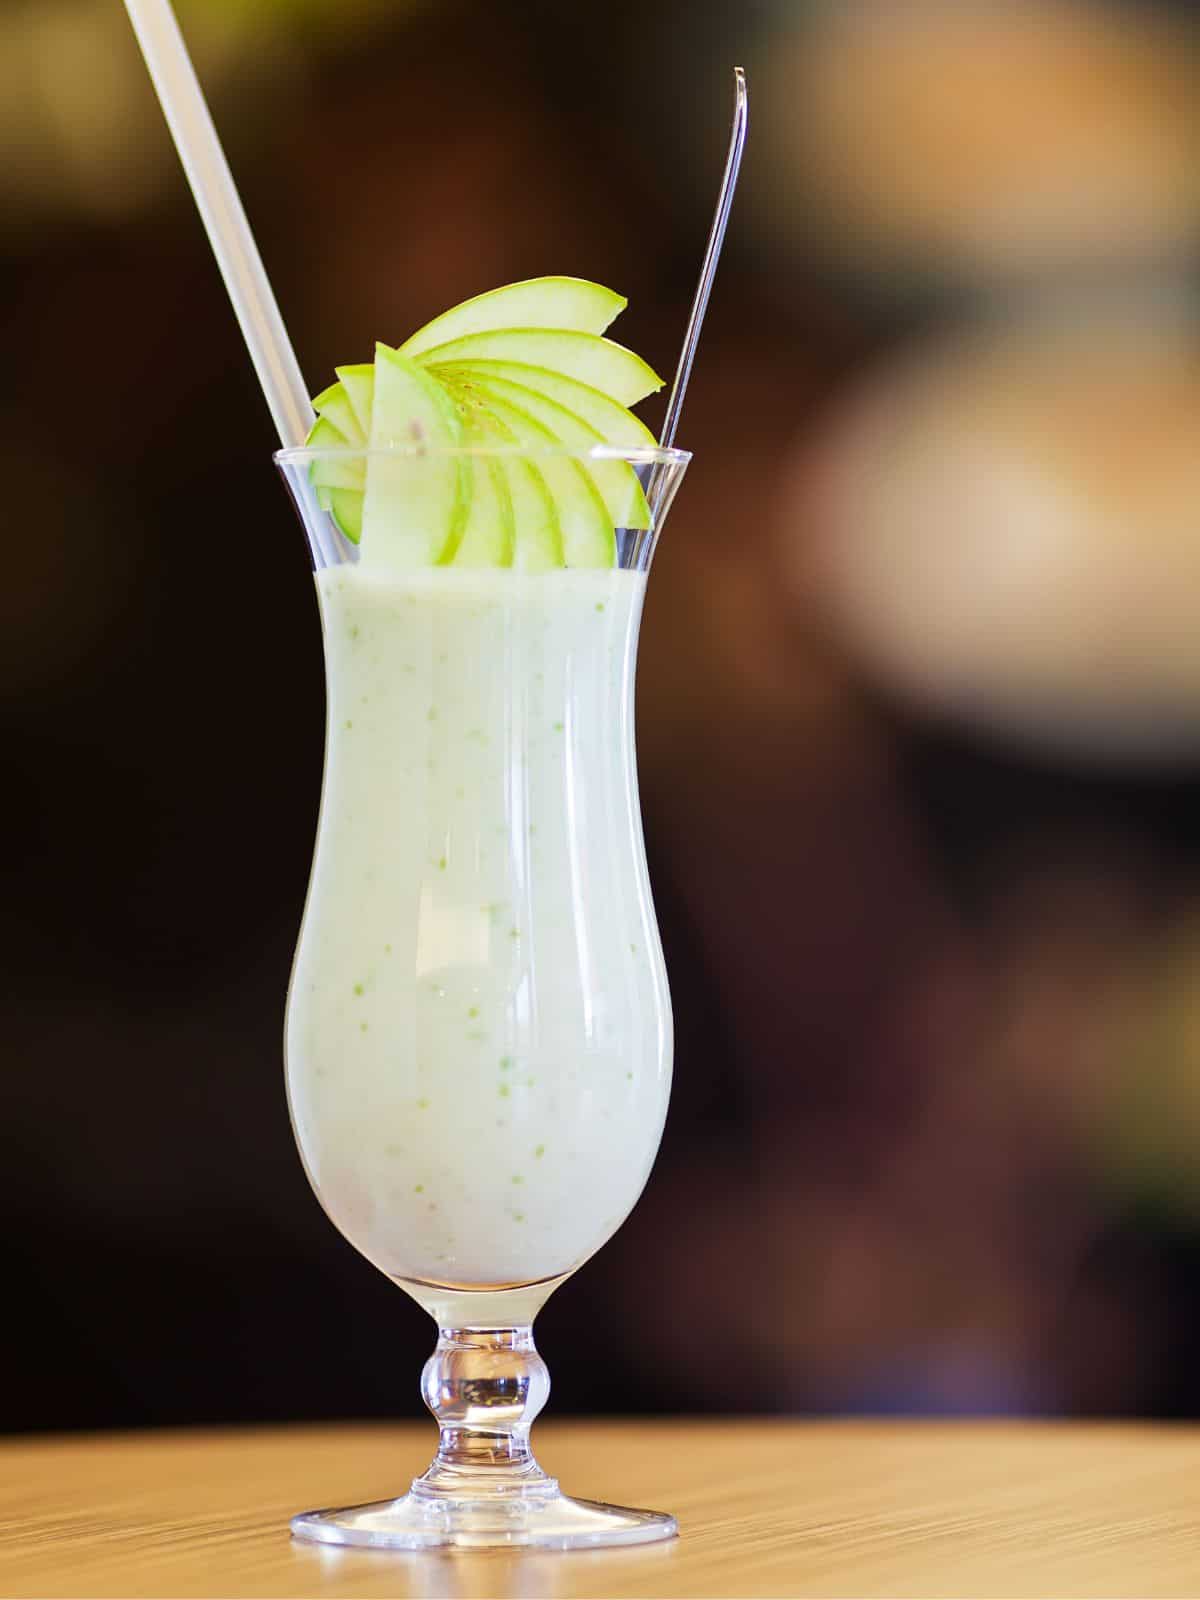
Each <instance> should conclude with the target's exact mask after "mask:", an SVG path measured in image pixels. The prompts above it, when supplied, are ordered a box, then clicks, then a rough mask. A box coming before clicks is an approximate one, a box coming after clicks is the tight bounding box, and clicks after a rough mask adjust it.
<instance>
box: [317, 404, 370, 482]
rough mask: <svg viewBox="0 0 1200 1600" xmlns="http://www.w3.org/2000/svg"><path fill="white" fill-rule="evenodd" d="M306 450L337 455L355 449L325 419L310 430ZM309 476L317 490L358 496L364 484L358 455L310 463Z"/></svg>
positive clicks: (323, 458) (320, 418) (365, 478)
mask: <svg viewBox="0 0 1200 1600" xmlns="http://www.w3.org/2000/svg"><path fill="white" fill-rule="evenodd" d="M305 448H306V449H309V450H339V451H340V450H353V449H354V448H355V447H354V445H352V444H351V442H350V440H349V439H347V437H346V435H345V434H344V433H342V432H341V430H340V429H339V428H336V427H335V426H334V425H333V423H332V422H330V421H329V419H328V418H327V417H318V418H317V420H316V421H315V422H314V423H313V425H312V428H311V429H310V430H309V435H308V438H307V440H306V441H305ZM360 448H361V447H360ZM308 475H309V477H310V478H311V480H312V482H313V484H314V486H315V487H316V488H318V489H357V490H359V492H360V493H361V492H362V490H363V488H364V487H365V486H366V481H367V470H366V466H365V464H364V462H363V458H362V456H361V455H357V456H355V455H349V456H338V455H334V456H323V457H322V458H321V459H320V460H319V461H314V462H313V464H312V466H311V467H310V468H309V472H308Z"/></svg>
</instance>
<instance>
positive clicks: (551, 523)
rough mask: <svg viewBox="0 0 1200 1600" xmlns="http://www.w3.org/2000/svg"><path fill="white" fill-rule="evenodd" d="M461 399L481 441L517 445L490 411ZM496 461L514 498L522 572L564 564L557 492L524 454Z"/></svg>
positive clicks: (518, 566)
mask: <svg viewBox="0 0 1200 1600" xmlns="http://www.w3.org/2000/svg"><path fill="white" fill-rule="evenodd" d="M459 398H460V403H461V404H462V405H463V407H464V411H465V413H466V415H467V416H468V417H469V418H470V419H471V420H470V428H471V429H472V430H473V431H474V435H475V438H476V439H477V440H478V441H479V442H482V443H487V444H493V445H499V446H501V447H503V446H509V447H510V448H511V447H515V446H517V439H516V436H515V435H514V434H513V432H512V431H511V429H509V428H506V427H505V426H504V424H503V423H502V422H500V421H499V420H498V418H496V417H495V416H493V415H492V413H491V412H488V411H483V410H479V409H478V408H475V407H473V406H471V404H470V403H469V401H468V400H467V399H466V398H465V397H462V396H460V397H459ZM496 464H497V465H498V466H499V468H500V471H501V472H502V473H503V475H504V478H505V480H506V482H507V485H508V493H509V497H510V499H511V501H512V514H513V534H514V545H513V557H512V564H513V566H514V567H515V568H516V569H517V570H518V571H519V572H549V571H551V570H553V569H554V568H555V567H561V566H562V565H563V539H562V524H561V523H560V522H559V520H558V511H557V509H556V507H555V504H554V496H553V495H552V494H551V493H550V490H549V487H548V486H547V484H546V480H545V478H544V477H543V475H542V473H541V472H540V471H539V470H538V468H537V467H535V466H534V464H533V462H532V461H528V460H526V459H525V458H524V457H522V456H516V455H511V456H510V455H500V456H498V457H497V458H496Z"/></svg>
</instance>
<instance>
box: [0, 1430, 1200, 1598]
mask: <svg viewBox="0 0 1200 1600" xmlns="http://www.w3.org/2000/svg"><path fill="white" fill-rule="evenodd" d="M536 1438H537V1441H538V1447H539V1448H538V1453H539V1456H540V1457H541V1459H542V1463H543V1465H544V1466H545V1467H546V1468H547V1469H548V1470H549V1471H552V1472H555V1473H557V1474H558V1476H559V1477H560V1478H561V1479H562V1480H563V1482H564V1484H565V1486H566V1488H567V1490H568V1492H571V1493H575V1494H580V1495H586V1496H590V1497H593V1498H609V1499H621V1500H624V1501H626V1502H628V1503H632V1504H635V1505H647V1506H653V1507H655V1508H658V1509H664V1510H671V1511H674V1512H675V1513H676V1514H677V1515H678V1517H679V1521H680V1525H681V1529H682V1535H681V1537H680V1538H679V1539H678V1540H675V1541H672V1542H671V1543H668V1544H663V1545H652V1546H648V1547H645V1548H643V1549H641V1550H636V1549H635V1550H625V1551H589V1552H586V1553H580V1554H567V1555H560V1554H503V1553H500V1554H490V1553H489V1554H480V1555H461V1556H444V1555H438V1556H435V1555H424V1554H423V1555H408V1554H392V1553H385V1552H374V1551H339V1550H325V1549H321V1548H319V1547H315V1546H312V1545H304V1544H297V1543H294V1542H293V1541H292V1540H291V1539H290V1538H289V1536H288V1531H287V1519H288V1516H289V1514H290V1513H291V1512H293V1511H297V1510H301V1509H307V1508H308V1507H311V1506H315V1505H330V1504H345V1503H350V1502H353V1501H358V1500H369V1499H375V1498H380V1497H383V1496H386V1495H389V1494H392V1493H395V1492H398V1491H400V1490H402V1489H404V1488H405V1487H407V1482H408V1480H409V1478H411V1477H412V1475H413V1474H414V1473H415V1472H417V1471H420V1470H421V1469H422V1468H423V1467H424V1466H425V1464H426V1462H427V1460H428V1456H429V1453H430V1449H431V1444H432V1430H431V1429H430V1428H429V1427H428V1426H421V1425H419V1424H403V1425H375V1426H353V1427H295V1428H274V1429H261V1430H255V1431H232V1430H229V1431H221V1432H208V1431H205V1432H190V1433H170V1434H164V1433H160V1434H142V1435H134V1434H123V1435H106V1436H99V1437H98V1436H91V1437H81V1438H77V1439H76V1438H53V1439H10V1440H3V1441H0V1594H3V1595H5V1596H16V1595H26V1596H49V1595H55V1596H66V1595H72V1596H80V1597H83V1596H101V1595H128V1596H146V1595H157V1596H175V1595H180V1596H183V1595H207V1596H243V1595H244V1596H257V1595H282V1596H287V1595H293V1596H307V1595H348V1596H354V1595H390V1596H406V1595H428V1596H443V1595H446V1596H458V1595H461V1596H491V1595H503V1596H508V1595H513V1596H521V1597H529V1600H537V1597H541V1596H547V1597H551V1596H564V1597H566V1596H597V1597H599V1596H612V1597H618V1596H658V1595H674V1596H702V1595H703V1596H708V1595H731V1596H759V1595H763V1596H766V1595H779V1596H783V1595H825V1596H872V1595H893V1596H926V1597H930V1600H932V1597H935V1596H942V1595H956V1596H1009V1597H1014V1600H1016V1597H1021V1596H1051V1595H1052V1596H1061V1597H1064V1600H1066V1597H1071V1596H1121V1595H1143V1596H1160V1595H1171V1596H1187V1597H1189V1600H1194V1597H1197V1596H1200V1429H1197V1428H1190V1427H1144V1426H1124V1425H1091V1424H1062V1425H1060V1424H1040V1423H1032V1424H1029V1423H861V1422H821V1423H811V1422H727V1423H726V1422H716V1423H713V1422H696V1423H686V1422H685V1423H678V1422H661V1423H660V1422H654V1423H558V1424H555V1423H553V1422H548V1423H546V1424H544V1425H541V1426H539V1428H538V1429H537V1432H536Z"/></svg>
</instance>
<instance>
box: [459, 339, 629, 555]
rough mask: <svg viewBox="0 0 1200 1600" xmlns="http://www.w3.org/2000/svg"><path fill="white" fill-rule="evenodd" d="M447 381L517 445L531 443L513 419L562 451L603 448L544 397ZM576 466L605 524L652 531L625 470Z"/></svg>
mask: <svg viewBox="0 0 1200 1600" xmlns="http://www.w3.org/2000/svg"><path fill="white" fill-rule="evenodd" d="M445 371H446V372H447V373H449V371H450V369H449V368H446V369H445ZM453 381H454V382H455V384H456V385H457V387H458V388H459V389H460V391H461V392H463V393H464V394H469V395H470V396H471V397H472V398H473V399H474V398H476V397H478V400H477V403H478V404H481V405H482V406H483V407H484V408H485V409H490V410H492V411H493V414H495V415H498V416H499V417H500V420H501V421H502V422H506V423H507V424H508V426H509V427H510V428H513V431H514V436H515V438H516V440H517V443H518V444H531V445H533V446H534V447H535V448H536V445H537V440H536V439H532V438H527V437H523V436H522V433H521V431H520V430H519V428H517V427H515V426H514V421H513V419H514V418H517V419H520V420H521V421H525V422H535V423H539V424H540V425H541V426H542V427H543V428H546V429H548V430H549V432H550V434H551V435H552V436H553V438H555V439H556V440H557V441H558V443H559V444H561V445H564V446H565V447H566V449H568V450H578V451H580V452H584V451H588V450H591V449H593V448H594V447H595V446H596V445H603V444H605V443H606V440H605V439H604V436H603V435H602V434H600V433H598V432H597V430H596V429H595V428H592V427H590V426H589V425H588V424H587V423H586V422H584V421H583V420H582V419H581V418H580V417H577V416H576V415H575V413H574V412H573V411H568V410H567V408H566V407H565V406H560V405H559V403H558V401H557V400H550V399H548V398H547V397H546V396H545V395H542V394H538V392H537V391H536V389H524V388H522V387H521V386H520V384H515V383H508V382H507V381H506V380H505V379H503V378H497V377H491V378H483V377H480V376H479V375H478V373H476V372H473V371H472V372H462V371H456V372H455V373H454V374H453ZM496 402H501V403H503V405H504V406H506V407H508V408H511V409H510V410H505V411H496ZM581 465H583V466H584V468H585V470H586V471H587V472H588V474H589V475H590V476H591V479H592V482H593V483H594V484H595V485H596V487H597V489H599V491H600V495H601V498H602V499H603V501H604V504H605V505H606V506H607V508H608V516H609V520H610V521H611V522H612V524H613V526H614V527H616V528H649V527H651V526H652V524H653V518H652V517H651V515H650V507H649V506H648V505H647V504H646V496H645V495H644V494H643V493H642V486H641V484H640V483H639V482H638V480H637V474H636V473H635V472H634V470H633V468H632V467H631V466H629V465H628V464H627V463H626V462H624V461H588V462H584V463H581Z"/></svg>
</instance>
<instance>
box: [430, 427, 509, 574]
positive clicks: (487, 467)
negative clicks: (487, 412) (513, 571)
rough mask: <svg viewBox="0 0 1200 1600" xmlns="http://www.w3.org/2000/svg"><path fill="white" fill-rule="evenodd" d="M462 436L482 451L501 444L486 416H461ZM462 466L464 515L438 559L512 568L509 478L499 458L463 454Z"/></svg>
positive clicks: (449, 563)
mask: <svg viewBox="0 0 1200 1600" xmlns="http://www.w3.org/2000/svg"><path fill="white" fill-rule="evenodd" d="M462 437H463V444H464V445H467V446H477V447H480V448H482V449H484V450H486V449H489V448H494V447H495V445H496V444H497V443H503V440H500V439H497V438H496V436H495V430H494V429H492V428H491V427H489V425H488V419H487V418H486V417H483V416H480V415H477V414H468V415H467V416H466V418H465V419H464V422H463V426H462ZM463 468H464V471H465V473H466V475H467V479H468V483H469V495H470V498H469V501H468V505H467V514H466V516H465V518H464V519H463V522H462V526H461V527H460V528H459V530H458V533H457V536H456V537H455V538H453V539H452V540H451V542H450V544H449V545H447V547H446V549H445V550H443V552H442V554H441V556H440V557H439V561H440V562H441V564H442V565H444V566H453V567H511V566H512V564H513V550H514V546H515V544H516V525H515V518H514V515H513V503H512V494H511V492H510V490H509V484H508V477H507V475H506V473H505V472H504V469H503V466H502V465H501V462H500V458H499V457H498V456H489V455H479V456H475V457H471V456H466V457H464V459H463Z"/></svg>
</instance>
